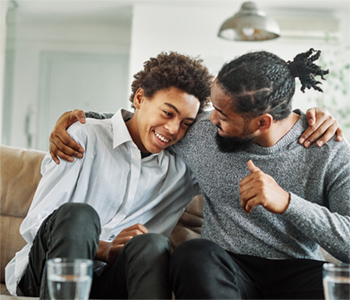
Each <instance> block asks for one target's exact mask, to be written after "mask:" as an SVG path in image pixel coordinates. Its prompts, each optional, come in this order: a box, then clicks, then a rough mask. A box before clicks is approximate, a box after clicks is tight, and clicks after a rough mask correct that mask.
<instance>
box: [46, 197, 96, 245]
mask: <svg viewBox="0 0 350 300" xmlns="http://www.w3.org/2000/svg"><path fill="white" fill-rule="evenodd" d="M54 214H55V216H54V218H53V219H52V222H53V224H55V225H54V226H55V228H58V229H59V230H60V231H62V230H63V231H64V232H65V233H66V235H67V238H68V237H69V236H70V235H72V238H73V239H74V238H75V236H76V235H77V236H82V235H83V234H84V233H86V234H87V235H90V236H94V234H93V233H96V234H95V235H96V236H99V235H100V233H101V224H100V217H99V216H98V214H97V212H96V211H95V209H94V208H93V207H92V206H90V205H88V204H86V203H72V202H69V203H65V204H63V205H61V206H60V207H59V208H58V209H57V211H56V212H55V213H54Z"/></svg>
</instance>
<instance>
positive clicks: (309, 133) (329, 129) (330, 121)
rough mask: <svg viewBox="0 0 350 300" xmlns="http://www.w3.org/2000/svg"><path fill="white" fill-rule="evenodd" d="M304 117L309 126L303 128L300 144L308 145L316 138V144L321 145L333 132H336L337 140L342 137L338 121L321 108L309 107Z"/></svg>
mask: <svg viewBox="0 0 350 300" xmlns="http://www.w3.org/2000/svg"><path fill="white" fill-rule="evenodd" d="M306 117H307V120H308V122H309V125H310V127H309V128H308V129H306V130H305V132H304V133H303V134H302V136H301V137H300V139H299V143H300V144H304V146H305V147H309V146H310V145H311V144H312V143H314V142H315V141H316V140H317V143H316V145H317V146H322V145H323V144H325V143H327V142H328V141H329V140H330V139H331V138H332V137H333V136H334V134H335V133H337V140H338V141H341V140H342V139H343V130H342V129H341V128H340V126H339V124H338V122H337V121H336V120H335V119H334V118H333V117H332V116H331V115H330V114H329V113H328V112H327V111H326V110H325V109H322V108H318V107H315V108H309V109H308V110H307V111H306Z"/></svg>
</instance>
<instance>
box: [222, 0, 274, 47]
mask: <svg viewBox="0 0 350 300" xmlns="http://www.w3.org/2000/svg"><path fill="white" fill-rule="evenodd" d="M218 36H219V37H221V38H223V39H226V40H232V41H266V40H272V39H275V38H278V37H279V36H280V29H279V26H278V24H277V22H276V21H275V20H273V19H271V18H268V17H267V16H266V14H265V13H264V12H263V11H260V10H258V8H257V6H256V5H255V3H254V2H244V3H243V4H242V6H241V9H240V11H239V12H237V13H236V14H235V15H234V16H232V17H231V18H229V19H227V20H226V21H225V22H224V23H223V24H222V25H221V27H220V30H219V33H218Z"/></svg>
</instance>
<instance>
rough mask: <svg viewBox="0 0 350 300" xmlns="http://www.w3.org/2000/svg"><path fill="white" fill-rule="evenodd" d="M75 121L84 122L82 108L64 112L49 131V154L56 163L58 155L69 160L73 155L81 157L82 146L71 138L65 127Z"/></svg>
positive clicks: (71, 159) (70, 160)
mask: <svg viewBox="0 0 350 300" xmlns="http://www.w3.org/2000/svg"><path fill="white" fill-rule="evenodd" d="M76 121H79V122H80V123H82V124H85V123H86V119H85V114H84V112H83V111H82V110H78V109H75V110H73V111H69V112H66V113H64V114H63V115H62V116H61V117H60V118H59V119H58V120H57V123H56V125H55V128H54V129H53V131H52V132H51V135H50V155H51V157H52V159H53V160H54V161H55V162H56V164H59V163H60V161H59V159H58V157H60V158H62V159H64V160H67V161H69V162H72V161H73V156H74V157H77V158H82V157H83V153H84V149H83V147H81V146H80V145H79V144H78V143H76V142H75V141H74V140H73V139H71V137H70V136H69V134H68V133H67V128H68V127H69V126H70V125H72V124H73V123H75V122H76Z"/></svg>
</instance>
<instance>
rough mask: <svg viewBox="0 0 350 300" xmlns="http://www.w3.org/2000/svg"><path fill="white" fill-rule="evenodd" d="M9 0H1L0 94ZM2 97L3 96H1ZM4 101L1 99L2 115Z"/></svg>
mask: <svg viewBox="0 0 350 300" xmlns="http://www.w3.org/2000/svg"><path fill="white" fill-rule="evenodd" d="M7 7H8V1H0V95H3V93H4V75H5V50H6V45H5V42H6V14H7ZM0 99H2V97H1V98H0ZM2 106H3V102H2V101H0V116H1V115H2ZM1 141H2V122H0V144H1Z"/></svg>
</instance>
